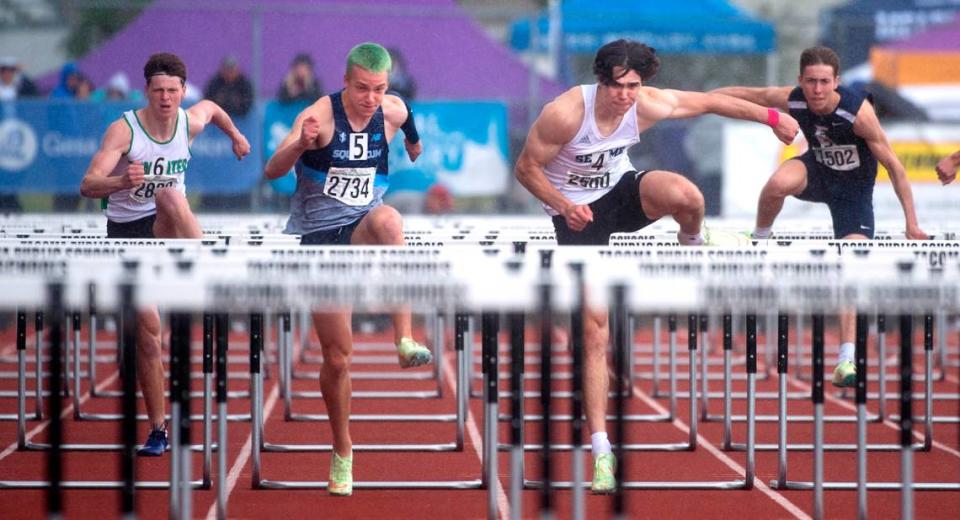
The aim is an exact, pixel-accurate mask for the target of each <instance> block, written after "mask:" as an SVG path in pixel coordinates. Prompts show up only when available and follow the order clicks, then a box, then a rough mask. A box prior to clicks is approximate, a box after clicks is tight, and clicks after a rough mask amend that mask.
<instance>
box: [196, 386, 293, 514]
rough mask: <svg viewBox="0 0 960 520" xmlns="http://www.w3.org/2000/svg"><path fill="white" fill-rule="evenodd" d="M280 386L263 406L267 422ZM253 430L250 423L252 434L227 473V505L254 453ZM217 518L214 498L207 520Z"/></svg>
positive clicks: (271, 392)
mask: <svg viewBox="0 0 960 520" xmlns="http://www.w3.org/2000/svg"><path fill="white" fill-rule="evenodd" d="M279 388H280V387H279V385H277V384H274V385H273V389H272V390H270V395H269V396H268V397H267V402H266V403H265V404H264V406H263V417H264V421H266V418H267V417H270V413H271V412H273V407H274V405H276V404H277V401H278V400H279V397H280V391H279ZM253 428H256V425H254V424H253V423H252V422H251V423H250V434H249V435H247V441H246V442H245V443H243V447H242V448H240V452H239V453H237V458H236V459H235V460H234V461H233V466H230V472H229V473H227V496H225V497H224V500H226V501H227V505H230V495H231V494H232V493H233V490H234V488H236V487H237V481H238V480H239V479H240V472H241V471H242V470H243V468H244V466H246V464H247V461H248V460H250V455H251V454H252V453H253ZM218 442H219V443H220V445H221V446H226V445H227V443H226V442H225V441H224V440H223V439H218ZM216 518H217V500H216V497H214V500H213V503H212V504H210V509H208V510H207V520H216Z"/></svg>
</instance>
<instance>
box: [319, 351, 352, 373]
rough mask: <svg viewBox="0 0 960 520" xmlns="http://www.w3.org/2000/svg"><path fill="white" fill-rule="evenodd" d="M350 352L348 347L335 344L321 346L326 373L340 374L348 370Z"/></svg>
mask: <svg viewBox="0 0 960 520" xmlns="http://www.w3.org/2000/svg"><path fill="white" fill-rule="evenodd" d="M351 358H352V356H351V354H350V351H349V349H347V348H342V347H340V346H338V345H336V344H332V345H330V346H329V347H328V346H327V345H324V348H323V369H324V371H326V372H327V373H328V374H334V375H341V374H346V373H348V372H349V371H350V361H351Z"/></svg>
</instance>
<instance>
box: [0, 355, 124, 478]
mask: <svg viewBox="0 0 960 520" xmlns="http://www.w3.org/2000/svg"><path fill="white" fill-rule="evenodd" d="M118 377H120V371H119V370H118V371H116V372H114V373H113V374H112V375H111V376H110V377H108V378H106V379H104V380H103V382H101V383H100V384H98V385H97V391H98V392H99V391H101V390H104V389H106V388H107V387H108V386H110V385H111V384H113V382H114V381H116V380H117V378H118ZM89 399H90V392H87V393H86V394H84V396H83V397H81V398H80V404H83V403H85V402H87V401H88V400H89ZM72 414H73V403H71V404H69V405H67V406H66V407H65V408H64V409H63V412H61V413H60V418H61V419H63V418H66V417H68V416H70V415H72ZM49 425H50V419H47V420H45V421H43V422H41V423H40V424H38V425H36V426H34V428H33V429H32V430H30V431H29V432H27V435H26V440H27V442H29V441H30V440H31V439H33V438H34V437H36V436H37V435H38V434H40V432H42V431H43V430H45V429H46V428H47V426H49ZM15 451H17V443H16V442H14V443H12V444H10V445H9V446H7V448H6V449H5V450H3V451H2V452H0V460H3V459H4V458H6V457H7V456H9V455H10V454H11V453H13V452H15Z"/></svg>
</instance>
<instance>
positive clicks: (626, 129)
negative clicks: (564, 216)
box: [543, 84, 640, 216]
mask: <svg viewBox="0 0 960 520" xmlns="http://www.w3.org/2000/svg"><path fill="white" fill-rule="evenodd" d="M580 92H581V93H582V94H583V122H582V123H580V129H579V130H578V131H577V135H575V136H574V137H573V139H571V140H570V142H568V143H567V144H565V145H563V147H561V148H560V152H559V153H558V154H557V156H556V157H554V158H553V160H551V161H550V162H549V163H548V164H547V165H546V167H545V168H544V173H545V174H546V177H547V180H548V181H550V183H551V184H553V186H554V187H555V188H557V190H559V191H560V193H561V194H562V195H563V196H564V197H566V198H567V199H569V200H570V201H572V202H574V203H575V204H589V203H591V202H593V201H595V200H597V199H599V198H600V197H603V196H604V195H606V194H607V193H608V192H609V191H610V190H611V189H613V187H614V186H616V185H617V182H618V181H619V180H620V177H623V174H624V173H626V172H628V171H632V170H633V169H634V167H633V165H632V164H631V163H630V159H629V158H628V157H627V154H626V153H625V152H626V151H627V149H628V148H630V147H631V146H633V145H634V144H636V143H638V142H639V141H640V132H639V129H638V127H637V105H636V103H634V105H633V106H632V107H630V109H629V110H627V112H626V113H625V114H624V115H623V119H622V120H621V121H620V126H618V127H617V129H616V130H614V131H613V132H612V133H611V134H610V135H607V136H603V135H600V131H599V130H598V129H597V121H596V118H595V113H594V106H595V104H596V98H597V85H596V84H592V85H580ZM543 209H544V211H546V212H547V214H548V215H551V216H556V215H557V212H556V211H554V210H553V208H551V207H550V206H548V205H546V204H543Z"/></svg>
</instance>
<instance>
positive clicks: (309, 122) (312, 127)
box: [300, 116, 320, 150]
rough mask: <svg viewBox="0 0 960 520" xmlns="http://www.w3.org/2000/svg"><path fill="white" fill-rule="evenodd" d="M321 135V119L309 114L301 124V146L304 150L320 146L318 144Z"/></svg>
mask: <svg viewBox="0 0 960 520" xmlns="http://www.w3.org/2000/svg"><path fill="white" fill-rule="evenodd" d="M319 135H320V121H319V120H318V119H317V118H315V117H313V116H309V117H307V118H306V119H304V120H303V125H301V126H300V146H301V147H303V149H304V150H316V149H317V148H319V147H318V146H317V136H319Z"/></svg>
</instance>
